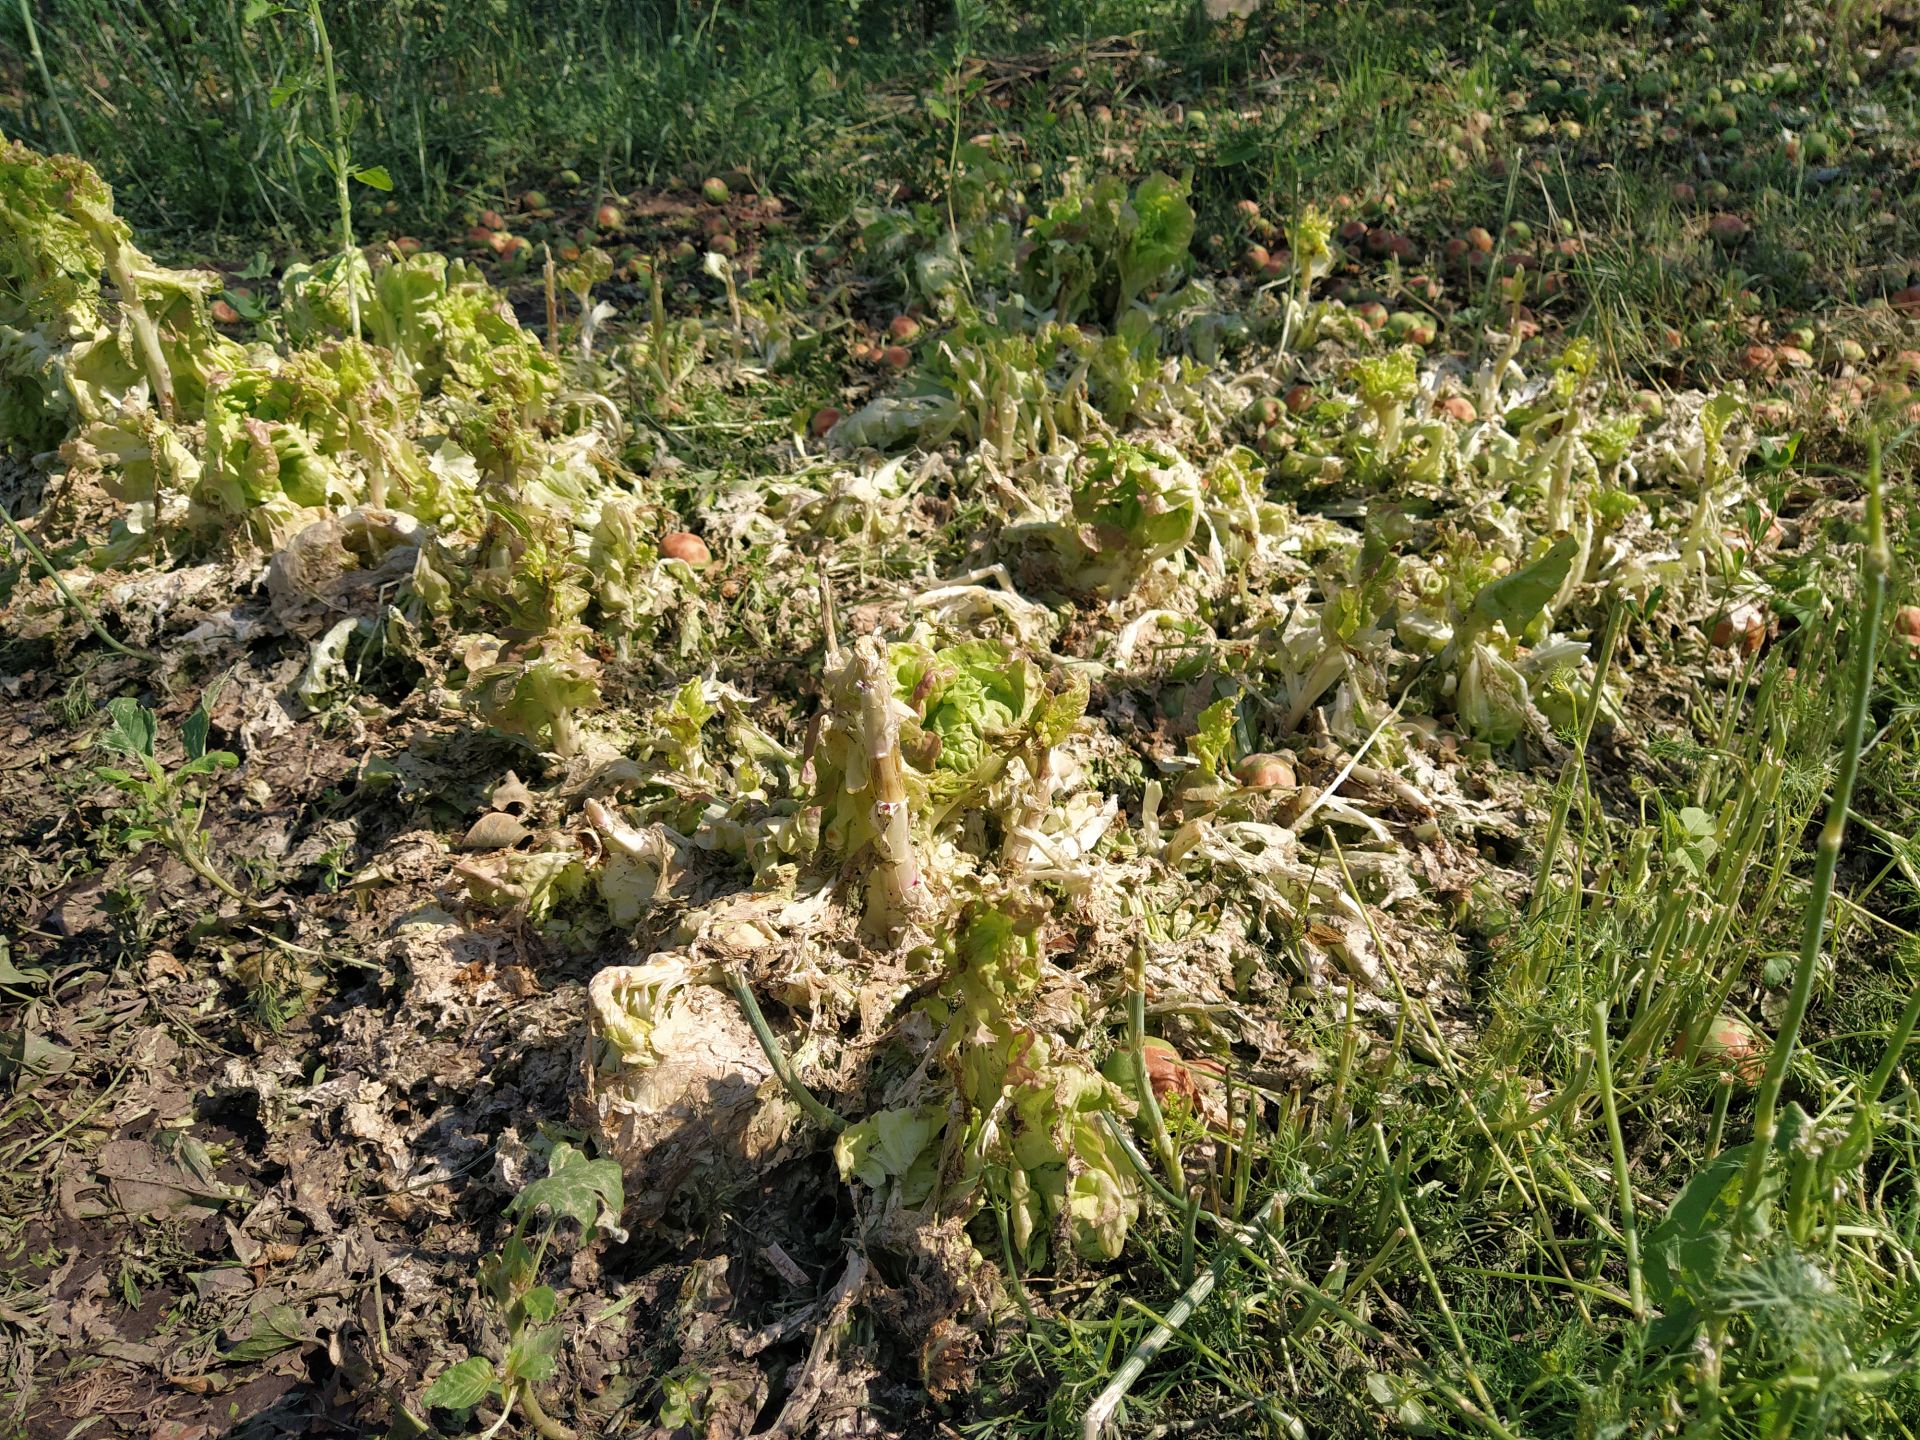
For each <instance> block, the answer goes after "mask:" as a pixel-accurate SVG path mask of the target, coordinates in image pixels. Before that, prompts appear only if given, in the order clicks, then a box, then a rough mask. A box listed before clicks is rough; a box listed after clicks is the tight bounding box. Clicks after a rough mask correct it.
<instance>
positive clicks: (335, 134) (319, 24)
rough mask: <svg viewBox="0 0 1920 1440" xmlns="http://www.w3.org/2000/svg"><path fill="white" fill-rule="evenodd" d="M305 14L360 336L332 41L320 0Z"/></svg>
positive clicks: (310, 1) (352, 323)
mask: <svg viewBox="0 0 1920 1440" xmlns="http://www.w3.org/2000/svg"><path fill="white" fill-rule="evenodd" d="M307 15H308V18H309V19H311V20H312V21H313V35H314V40H315V42H316V43H317V44H318V45H319V47H320V67H321V69H322V70H323V71H324V72H325V74H326V77H327V123H328V128H329V131H330V134H329V135H328V137H327V138H328V140H329V141H330V142H331V144H332V153H333V184H334V199H335V201H336V202H337V203H338V204H339V206H340V260H341V263H342V264H343V265H345V266H346V267H347V269H346V271H345V284H346V287H347V329H348V331H349V332H350V333H351V334H352V336H353V338H354V339H356V340H358V339H359V338H360V292H359V288H358V278H359V277H357V276H356V275H355V274H354V273H353V268H352V259H351V257H352V255H353V192H352V189H351V187H350V182H351V179H352V173H353V172H352V166H351V163H350V162H349V161H348V159H347V128H346V126H345V125H344V124H342V123H341V120H340V87H339V84H338V82H337V81H336V80H335V79H334V73H333V43H332V42H331V41H330V40H328V39H327V22H326V19H325V18H324V17H323V16H322V15H321V14H320V0H307Z"/></svg>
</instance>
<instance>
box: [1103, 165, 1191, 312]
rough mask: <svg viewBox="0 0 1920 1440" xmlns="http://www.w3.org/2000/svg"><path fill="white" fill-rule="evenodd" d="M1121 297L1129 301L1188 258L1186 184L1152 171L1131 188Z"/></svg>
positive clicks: (1126, 301) (1122, 266) (1188, 209)
mask: <svg viewBox="0 0 1920 1440" xmlns="http://www.w3.org/2000/svg"><path fill="white" fill-rule="evenodd" d="M1123 226H1124V229H1123V236H1122V241H1121V248H1120V301H1121V304H1122V305H1130V304H1132V303H1133V302H1134V301H1135V300H1137V299H1138V298H1139V297H1140V296H1141V294H1143V293H1144V292H1145V291H1146V290H1148V289H1150V288H1151V287H1152V286H1153V285H1154V283H1155V282H1156V281H1158V280H1161V279H1163V278H1164V277H1165V276H1166V275H1167V274H1168V273H1169V272H1170V271H1172V270H1173V269H1174V268H1175V267H1176V266H1178V265H1179V264H1180V263H1181V262H1182V261H1184V260H1185V259H1186V258H1187V247H1188V245H1190V244H1192V243H1193V207H1192V206H1191V205H1189V204H1187V187H1186V186H1185V185H1184V184H1183V183H1182V182H1180V181H1178V180H1174V179H1171V178H1169V177H1168V176H1165V175H1160V174H1153V175H1149V176H1147V178H1146V179H1144V180H1142V181H1141V182H1140V184H1139V186H1138V188H1136V189H1135V190H1134V192H1133V205H1132V215H1131V218H1130V221H1128V222H1123Z"/></svg>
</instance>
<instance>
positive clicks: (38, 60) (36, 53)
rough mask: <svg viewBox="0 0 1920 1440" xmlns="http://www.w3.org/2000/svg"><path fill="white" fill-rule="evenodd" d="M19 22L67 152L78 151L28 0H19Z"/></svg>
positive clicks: (77, 152)
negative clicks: (64, 141) (23, 27)
mask: <svg viewBox="0 0 1920 1440" xmlns="http://www.w3.org/2000/svg"><path fill="white" fill-rule="evenodd" d="M20 23H21V24H22V25H24V26H25V27H26V30H27V51H28V53H29V54H31V55H32V56H33V68H34V69H36V70H38V71H39V72H40V83H41V84H42V85H43V86H45V87H46V91H47V103H48V104H49V105H51V106H53V114H54V118H55V119H56V120H58V121H59V122H60V133H61V134H62V135H64V136H66V137H67V151H68V153H69V154H72V155H78V154H79V153H80V142H79V141H78V140H76V139H74V138H73V126H72V124H71V123H70V122H69V121H68V120H67V108H66V106H64V105H62V104H61V103H60V96H59V95H58V94H57V93H56V92H55V90H54V88H53V76H52V74H51V73H49V72H48V70H47V57H46V56H45V55H43V54H42V53H41V52H40V32H39V31H38V30H36V29H34V28H33V6H32V5H30V4H29V3H28V0H20Z"/></svg>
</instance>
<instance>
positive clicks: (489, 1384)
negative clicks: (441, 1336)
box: [420, 1355, 499, 1410]
mask: <svg viewBox="0 0 1920 1440" xmlns="http://www.w3.org/2000/svg"><path fill="white" fill-rule="evenodd" d="M498 1386H499V1381H498V1380H497V1379H496V1378H495V1376H494V1373H493V1362H492V1361H491V1360H489V1359H487V1357H486V1356H484V1355H475V1356H472V1357H471V1358H469V1359H466V1360H462V1361H461V1362H460V1363H459V1364H458V1365H452V1366H449V1367H448V1368H447V1369H445V1370H442V1371H441V1372H440V1378H439V1379H437V1380H435V1381H434V1382H433V1384H431V1385H429V1386H428V1387H427V1393H426V1394H424V1395H422V1396H421V1397H420V1403H421V1404H423V1405H427V1406H434V1407H438V1408H439V1409H442V1410H471V1409H472V1408H473V1407H474V1406H476V1405H478V1404H479V1403H480V1402H481V1401H482V1400H484V1399H486V1398H487V1397H488V1396H489V1395H491V1394H492V1393H493V1392H494V1390H495V1389H497V1388H498Z"/></svg>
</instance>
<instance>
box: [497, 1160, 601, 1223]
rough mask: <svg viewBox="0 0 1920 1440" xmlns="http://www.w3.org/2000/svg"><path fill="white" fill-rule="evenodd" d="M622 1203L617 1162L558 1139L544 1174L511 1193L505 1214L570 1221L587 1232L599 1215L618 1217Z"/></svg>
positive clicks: (598, 1218)
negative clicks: (588, 1154)
mask: <svg viewBox="0 0 1920 1440" xmlns="http://www.w3.org/2000/svg"><path fill="white" fill-rule="evenodd" d="M625 1203H626V1192H625V1190H624V1189H623V1188H622V1186H621V1183H620V1166H619V1164H618V1162H616V1161H613V1160H589V1159H588V1158H587V1157H586V1156H584V1155H582V1154H581V1153H580V1152H579V1151H578V1150H576V1149H574V1148H573V1147H572V1146H571V1145H569V1144H567V1143H566V1142H565V1141H562V1142H561V1143H560V1144H558V1145H555V1146H554V1147H553V1155H552V1156H551V1158H549V1159H548V1161H547V1173H546V1176H545V1177H544V1178H543V1179H539V1180H535V1181H534V1182H533V1183H532V1184H530V1185H528V1186H527V1187H526V1188H525V1189H524V1190H522V1191H521V1192H520V1193H519V1194H518V1195H516V1196H514V1197H513V1203H512V1204H511V1205H509V1206H508V1207H507V1213H508V1214H510V1215H516V1216H520V1215H531V1216H536V1217H538V1216H542V1215H545V1216H549V1217H551V1218H553V1219H556V1220H558V1219H562V1218H564V1219H569V1220H574V1221H577V1222H578V1223H579V1225H580V1228H581V1229H582V1230H584V1231H591V1230H592V1229H593V1227H594V1225H595V1223H596V1222H598V1221H599V1220H600V1218H601V1217H602V1216H603V1215H604V1216H608V1217H611V1218H613V1219H618V1218H619V1215H620V1211H621V1208H622V1207H623V1206H624V1204H625Z"/></svg>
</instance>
